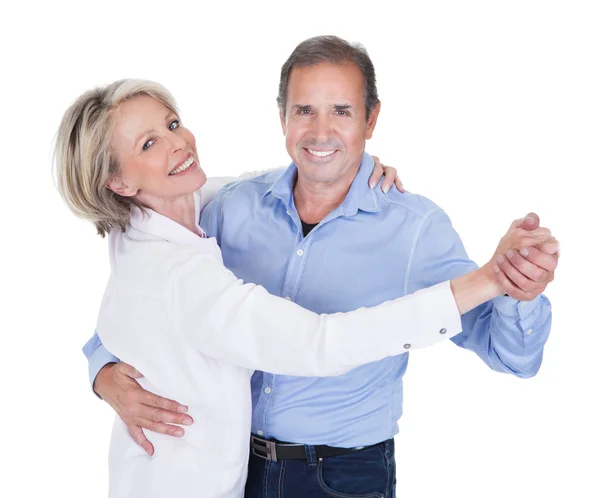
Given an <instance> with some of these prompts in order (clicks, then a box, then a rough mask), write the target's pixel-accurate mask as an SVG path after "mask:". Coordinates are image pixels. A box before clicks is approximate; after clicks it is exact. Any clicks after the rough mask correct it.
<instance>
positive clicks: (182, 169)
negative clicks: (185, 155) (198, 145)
mask: <svg viewBox="0 0 600 498" xmlns="http://www.w3.org/2000/svg"><path fill="white" fill-rule="evenodd" d="M193 162H194V156H190V158H189V159H188V160H187V161H185V162H184V163H183V164H182V165H181V166H179V168H177V169H174V170H173V171H171V172H170V173H169V175H176V174H177V173H181V172H183V171H185V170H186V169H188V168H189V167H190V166H191V165H192V163H193Z"/></svg>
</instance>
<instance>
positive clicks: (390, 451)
mask: <svg viewBox="0 0 600 498" xmlns="http://www.w3.org/2000/svg"><path fill="white" fill-rule="evenodd" d="M383 444H384V448H385V457H386V458H387V459H388V460H389V459H390V458H392V457H393V456H394V438H391V439H388V440H387V441H384V442H383Z"/></svg>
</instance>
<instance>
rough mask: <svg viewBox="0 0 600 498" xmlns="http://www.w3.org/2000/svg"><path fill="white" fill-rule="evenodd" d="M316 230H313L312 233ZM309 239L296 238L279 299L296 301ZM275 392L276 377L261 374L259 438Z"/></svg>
mask: <svg viewBox="0 0 600 498" xmlns="http://www.w3.org/2000/svg"><path fill="white" fill-rule="evenodd" d="M315 230H316V227H315V229H313V232H314V231H315ZM310 235H312V236H310V237H302V234H299V236H298V237H297V238H296V242H295V244H294V247H293V248H292V253H291V254H290V258H289V262H288V267H287V271H286V274H285V279H284V283H283V288H282V291H281V297H283V298H284V299H286V300H287V301H294V302H295V300H296V295H297V294H298V288H299V287H300V283H301V280H302V275H303V273H304V267H305V264H306V258H307V257H308V253H309V251H310V246H311V245H312V241H313V238H314V235H313V234H312V232H311V234H310ZM276 390H277V376H276V375H273V374H270V373H266V372H264V373H263V382H262V388H261V391H260V397H259V401H258V404H257V406H260V407H261V409H262V410H263V416H262V427H261V428H260V429H258V431H257V434H258V435H259V436H267V437H268V436H269V418H268V416H267V414H268V413H269V408H270V405H271V404H272V402H273V401H272V400H273V397H274V396H275V393H276Z"/></svg>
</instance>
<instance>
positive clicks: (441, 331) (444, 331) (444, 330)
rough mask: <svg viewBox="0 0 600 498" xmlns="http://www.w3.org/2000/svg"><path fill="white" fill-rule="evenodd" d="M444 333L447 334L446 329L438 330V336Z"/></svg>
mask: <svg viewBox="0 0 600 498" xmlns="http://www.w3.org/2000/svg"><path fill="white" fill-rule="evenodd" d="M446 332H448V331H447V330H446V329H440V334H445V333H446Z"/></svg>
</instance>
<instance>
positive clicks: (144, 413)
mask: <svg viewBox="0 0 600 498" xmlns="http://www.w3.org/2000/svg"><path fill="white" fill-rule="evenodd" d="M137 416H138V417H139V418H141V419H148V420H152V421H153V422H164V423H167V424H179V425H192V424H193V423H194V419H193V418H192V417H190V416H189V415H186V414H184V413H176V412H171V411H168V410H163V409H162V408H154V407H150V406H145V407H144V408H143V409H142V410H140V411H139V413H138V415H137Z"/></svg>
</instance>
